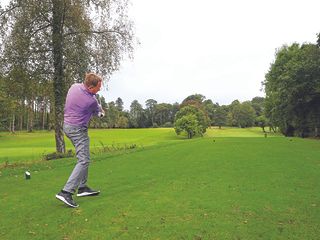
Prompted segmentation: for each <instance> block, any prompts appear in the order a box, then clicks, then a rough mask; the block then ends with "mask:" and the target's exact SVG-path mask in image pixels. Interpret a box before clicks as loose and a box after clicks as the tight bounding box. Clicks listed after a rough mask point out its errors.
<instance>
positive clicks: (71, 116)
mask: <svg viewBox="0 0 320 240" xmlns="http://www.w3.org/2000/svg"><path fill="white" fill-rule="evenodd" d="M101 84H102V79H101V77H99V76H98V75H96V74H94V73H87V74H86V76H85V80H84V83H75V84H73V85H72V86H71V87H70V89H69V91H68V94H67V98H66V104H65V109H64V125H63V131H64V133H65V134H66V135H67V137H68V138H69V139H70V140H71V142H72V143H73V145H74V147H75V150H76V156H77V159H78V161H77V163H76V165H75V167H74V169H73V171H72V173H71V175H70V177H69V179H68V181H67V183H66V185H65V186H64V187H63V189H62V190H61V191H60V192H59V193H58V194H57V195H56V198H57V199H59V200H61V201H62V202H64V203H65V204H66V205H68V206H70V207H74V208H75V207H78V206H79V205H77V204H76V203H75V201H74V200H73V198H72V195H73V194H74V193H75V192H76V190H78V193H77V196H78V197H84V196H94V195H98V194H99V193H100V191H96V190H92V189H91V188H89V187H88V185H87V179H88V167H89V162H90V150H89V136H88V124H89V121H90V118H91V116H92V115H97V116H99V117H104V114H105V112H104V110H103V109H102V107H101V105H100V104H98V102H97V99H96V97H95V95H96V93H97V92H99V91H100V88H101Z"/></svg>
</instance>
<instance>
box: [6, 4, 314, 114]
mask: <svg viewBox="0 0 320 240" xmlns="http://www.w3.org/2000/svg"><path fill="white" fill-rule="evenodd" d="M6 2H8V0H1V3H2V4H3V3H6ZM319 9H320V1H319V0H262V1H261V0H260V1H257V0H241V1H239V0H224V1H218V0H197V1H195V0H193V1H191V0H131V6H130V12H129V14H130V16H131V19H132V20H133V21H134V22H135V28H136V36H137V37H138V39H139V41H140V42H141V44H140V45H139V46H137V48H136V50H135V53H134V59H133V60H124V61H123V63H122V65H121V68H120V70H119V71H118V72H116V73H114V75H113V76H112V77H111V79H110V81H109V83H108V90H106V89H104V90H103V91H102V92H101V93H102V95H103V96H104V97H105V98H106V100H107V101H108V102H110V101H115V100H116V99H117V98H118V97H121V98H122V100H123V101H124V105H125V108H126V109H129V107H130V104H131V102H132V101H133V100H135V99H136V100H138V101H139V102H140V103H141V104H142V105H143V106H144V104H145V101H146V100H147V99H150V98H152V99H155V100H157V101H158V103H162V102H165V103H174V102H178V103H181V101H182V100H183V99H184V98H186V97H187V96H189V95H191V94H195V93H198V94H202V95H204V96H205V97H206V98H207V99H211V100H212V101H213V102H218V103H219V104H220V105H223V104H230V103H231V102H232V101H233V100H235V99H238V100H239V101H241V102H242V101H245V100H251V99H252V98H253V97H255V96H264V92H263V91H261V82H262V81H263V80H264V76H265V73H266V72H267V71H268V69H269V66H270V64H271V63H272V62H273V61H274V55H275V51H276V49H277V48H279V47H281V46H282V45H283V44H288V45H290V44H292V43H294V42H297V43H300V44H302V43H305V42H311V43H316V40H317V37H316V34H317V33H319V32H320V21H319Z"/></svg>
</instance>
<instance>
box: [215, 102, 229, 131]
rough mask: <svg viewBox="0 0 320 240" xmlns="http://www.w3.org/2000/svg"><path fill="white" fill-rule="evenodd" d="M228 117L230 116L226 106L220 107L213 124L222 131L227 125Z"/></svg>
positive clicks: (216, 111)
mask: <svg viewBox="0 0 320 240" xmlns="http://www.w3.org/2000/svg"><path fill="white" fill-rule="evenodd" d="M227 115H228V110H227V107H226V106H219V105H218V107H217V109H216V110H215V112H214V119H213V122H214V124H215V125H216V126H218V127H219V129H221V127H222V126H225V125H227Z"/></svg>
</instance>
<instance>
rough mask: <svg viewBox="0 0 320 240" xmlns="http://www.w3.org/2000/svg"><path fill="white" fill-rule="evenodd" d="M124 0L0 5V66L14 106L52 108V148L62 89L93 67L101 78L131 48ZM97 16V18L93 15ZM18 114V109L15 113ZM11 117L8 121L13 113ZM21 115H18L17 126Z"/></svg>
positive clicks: (29, 0) (59, 137)
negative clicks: (0, 6) (4, 6)
mask: <svg viewBox="0 0 320 240" xmlns="http://www.w3.org/2000/svg"><path fill="white" fill-rule="evenodd" d="M127 7H128V1H127V0H114V1H104V0H79V1H71V0H49V1H34V0H24V1H22V0H11V1H10V3H9V5H8V6H7V7H6V8H5V9H3V8H0V26H1V28H0V31H1V36H0V43H1V45H0V56H1V59H0V72H1V75H2V77H3V78H4V79H5V81H4V84H5V85H6V87H7V89H8V90H7V91H8V93H7V95H8V96H7V97H11V98H13V99H14V100H15V102H16V106H17V109H14V110H17V111H13V112H17V113H19V111H20V114H21V112H27V114H25V115H26V116H27V118H28V121H27V122H28V128H29V130H32V127H33V125H34V120H35V116H34V115H33V113H34V112H37V111H39V109H41V110H40V111H41V112H42V114H43V116H44V118H43V119H45V116H46V114H47V113H48V112H50V113H53V117H52V116H51V117H52V119H53V125H54V128H55V133H56V134H55V136H56V149H57V151H58V152H64V151H65V144H64V139H63V132H62V123H63V109H64V100H65V95H66V90H67V89H68V87H69V86H70V85H71V84H72V83H74V82H80V81H82V80H83V77H84V73H85V72H88V71H94V72H96V73H98V74H101V75H103V76H104V77H105V78H106V79H107V78H108V77H109V76H110V75H111V74H112V73H113V72H114V71H115V70H117V69H118V68H119V66H120V62H121V59H122V58H123V55H124V54H129V56H131V53H132V51H133V43H134V40H133V36H134V34H133V31H132V29H133V28H132V22H131V21H130V20H129V19H128V15H127ZM97 19H99V20H98V21H97ZM21 116H24V114H21ZM10 118H12V119H11V120H12V121H14V119H15V115H12V117H10ZM24 122H25V121H24V119H20V124H21V126H22V125H23V123H24Z"/></svg>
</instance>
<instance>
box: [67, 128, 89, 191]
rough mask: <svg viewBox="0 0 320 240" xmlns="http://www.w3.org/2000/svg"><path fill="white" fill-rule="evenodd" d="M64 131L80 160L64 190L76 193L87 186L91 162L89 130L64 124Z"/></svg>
mask: <svg viewBox="0 0 320 240" xmlns="http://www.w3.org/2000/svg"><path fill="white" fill-rule="evenodd" d="M63 131H64V133H65V134H66V135H67V137H68V138H69V139H70V140H71V142H72V144H73V145H74V147H75V150H76V156H77V158H78V161H77V163H76V165H75V167H74V169H73V171H72V173H71V175H70V177H69V179H68V181H67V183H66V185H65V186H64V188H63V190H64V191H67V192H70V193H75V191H76V190H77V189H78V188H80V187H84V186H86V183H87V179H88V167H89V162H90V151H89V136H88V128H87V127H79V126H72V125H68V124H64V126H63Z"/></svg>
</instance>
